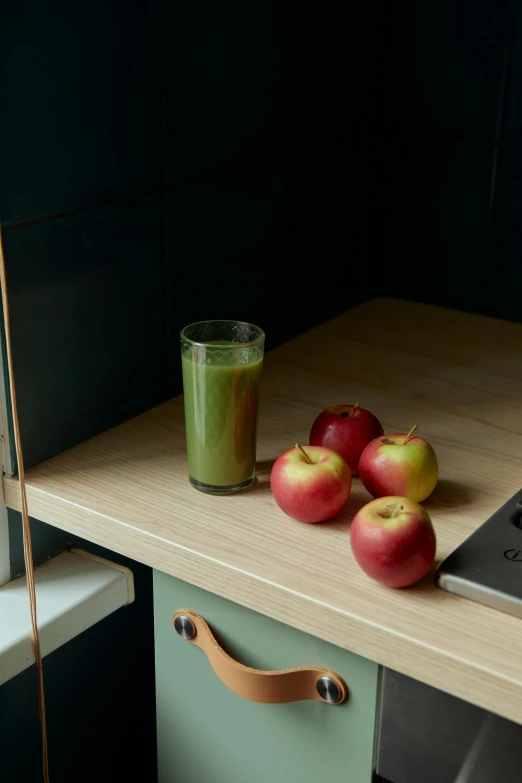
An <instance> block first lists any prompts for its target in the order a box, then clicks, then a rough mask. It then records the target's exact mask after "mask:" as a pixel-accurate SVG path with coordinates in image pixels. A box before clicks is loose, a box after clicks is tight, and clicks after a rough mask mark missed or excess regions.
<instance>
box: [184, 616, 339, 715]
mask: <svg viewBox="0 0 522 783" xmlns="http://www.w3.org/2000/svg"><path fill="white" fill-rule="evenodd" d="M173 619H174V628H175V629H176V631H177V633H178V634H179V635H180V636H181V637H182V638H183V639H186V640H187V641H189V642H192V644H195V645H196V646H197V647H199V648H200V649H201V650H203V652H204V653H205V654H206V656H207V658H208V659H209V661H210V665H211V666H212V668H213V669H214V671H215V672H216V674H217V676H218V677H219V679H220V680H221V682H222V683H223V684H224V685H226V686H227V688H230V690H231V691H234V693H237V694H238V696H243V698H245V699H250V701H258V702H264V703H265V704H283V703H286V702H289V701H304V700H307V699H313V700H316V701H322V702H325V703H327V704H342V703H343V701H345V700H346V698H347V696H348V688H347V687H346V684H345V682H344V680H343V679H342V678H341V677H339V675H338V674H335V672H332V671H330V670H329V669H322V668H320V667H318V666H301V667H299V668H298V669H282V670H281V671H263V670H261V669H251V668H250V667H248V666H243V664H242V663H238V661H235V660H234V659H233V658H231V657H230V655H228V653H226V652H225V651H224V650H223V648H222V647H221V646H220V645H219V643H218V642H217V641H216V639H215V638H214V636H213V634H212V631H211V630H210V628H209V627H208V625H207V623H206V622H205V620H204V619H203V618H202V617H200V616H199V615H198V614H196V613H195V612H191V611H190V609H179V610H178V611H177V612H176V613H175V615H174V618H173Z"/></svg>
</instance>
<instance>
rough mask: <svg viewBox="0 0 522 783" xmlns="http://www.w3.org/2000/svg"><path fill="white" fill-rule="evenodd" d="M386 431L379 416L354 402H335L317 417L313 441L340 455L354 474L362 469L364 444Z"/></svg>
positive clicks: (312, 442)
mask: <svg viewBox="0 0 522 783" xmlns="http://www.w3.org/2000/svg"><path fill="white" fill-rule="evenodd" d="M383 433H384V430H383V428H382V424H381V422H380V421H379V419H378V418H377V417H376V416H374V415H373V413H370V411H368V410H366V408H361V407H360V406H359V403H358V402H356V403H355V405H333V406H332V407H330V408H326V410H324V411H323V412H322V413H320V414H319V416H318V417H317V418H316V420H315V421H314V423H313V425H312V429H311V431H310V444H311V445H312V446H323V447H324V448H326V449H331V450H332V451H336V452H337V454H340V455H341V457H342V458H343V459H344V461H345V462H346V464H347V465H348V467H349V468H350V470H351V472H352V474H353V475H355V474H356V473H358V472H359V458H360V456H361V454H362V452H363V449H364V447H365V446H366V445H367V444H368V443H369V442H370V441H371V440H373V439H374V438H377V437H379V435H382V434H383Z"/></svg>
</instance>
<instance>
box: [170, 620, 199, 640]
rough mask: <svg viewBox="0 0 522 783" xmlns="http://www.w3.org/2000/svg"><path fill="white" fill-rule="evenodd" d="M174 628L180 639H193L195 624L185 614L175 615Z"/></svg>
mask: <svg viewBox="0 0 522 783" xmlns="http://www.w3.org/2000/svg"><path fill="white" fill-rule="evenodd" d="M174 628H175V630H176V631H177V633H178V634H179V635H180V636H181V638H182V639H193V638H194V637H195V635H196V626H195V625H194V623H193V622H192V620H191V619H190V617H187V615H186V614H179V615H178V616H177V617H176V619H175V620H174Z"/></svg>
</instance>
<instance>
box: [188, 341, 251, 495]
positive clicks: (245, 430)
mask: <svg viewBox="0 0 522 783" xmlns="http://www.w3.org/2000/svg"><path fill="white" fill-rule="evenodd" d="M221 345H222V346H223V348H224V350H223V353H222V355H220V354H219V351H215V350H212V356H211V362H212V363H211V364H210V363H208V364H207V363H202V362H201V361H194V358H196V359H197V358H198V355H197V352H196V355H195V356H194V353H193V352H191V351H190V350H188V351H186V352H185V353H184V354H183V355H182V358H181V361H182V367H183V391H184V402H185V427H186V433H187V456H188V467H189V474H190V477H191V479H192V480H193V481H194V480H195V482H197V483H201V484H204V485H207V487H208V486H210V487H215V488H216V491H218V488H219V487H232V486H237V485H244V486H243V487H238V488H247V487H248V486H250V484H251V483H252V481H253V479H254V474H255V464H256V431H257V416H258V401H259V386H260V380H261V370H262V366H263V360H262V359H260V358H259V350H258V349H253V348H252V349H250V348H249V347H248V346H245V347H243V348H242V349H241V351H240V352H238V353H236V354H234V352H233V351H230V350H227V348H228V347H229V346H232V345H233V344H232V343H219V344H214V345H212V346H211V347H212V349H215V348H216V347H217V348H219V347H220V346H221ZM196 351H197V349H196Z"/></svg>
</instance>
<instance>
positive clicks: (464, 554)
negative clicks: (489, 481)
mask: <svg viewBox="0 0 522 783" xmlns="http://www.w3.org/2000/svg"><path fill="white" fill-rule="evenodd" d="M437 583H438V584H439V586H440V587H442V588H443V590H448V591H449V592H450V593H456V594H457V595H462V596H464V597H465V598H471V599H472V600H473V601H478V602H479V603H481V604H487V605H488V606H492V607H493V608H495V609H501V610H502V611H504V612H509V613H510V614H514V615H517V616H518V617H522V489H521V490H520V491H519V492H517V493H516V495H513V497H512V498H510V500H508V501H507V503H505V504H504V505H503V506H502V508H500V509H499V510H498V511H496V512H495V513H494V514H493V516H491V517H490V518H489V519H488V520H487V521H486V522H484V524H483V525H481V526H480V527H479V528H478V530H476V531H475V532H474V533H473V534H472V535H471V536H470V537H469V538H468V539H466V541H464V543H463V544H461V545H460V546H459V547H458V548H457V549H456V550H455V551H454V552H453V553H452V554H451V555H450V556H449V557H447V558H446V560H444V562H443V563H442V564H441V565H440V567H439V570H438V573H437ZM521 636H522V626H521ZM520 777H521V780H522V771H521V775H520Z"/></svg>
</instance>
